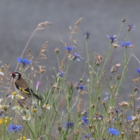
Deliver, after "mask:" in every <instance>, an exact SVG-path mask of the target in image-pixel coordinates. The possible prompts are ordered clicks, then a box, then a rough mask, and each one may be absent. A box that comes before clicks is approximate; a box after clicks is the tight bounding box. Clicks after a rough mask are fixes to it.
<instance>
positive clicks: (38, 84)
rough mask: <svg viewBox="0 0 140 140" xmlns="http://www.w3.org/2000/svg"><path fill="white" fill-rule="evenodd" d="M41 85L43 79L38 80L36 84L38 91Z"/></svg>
mask: <svg viewBox="0 0 140 140" xmlns="http://www.w3.org/2000/svg"><path fill="white" fill-rule="evenodd" d="M40 85H41V81H38V82H37V84H36V91H38V90H39V87H40Z"/></svg>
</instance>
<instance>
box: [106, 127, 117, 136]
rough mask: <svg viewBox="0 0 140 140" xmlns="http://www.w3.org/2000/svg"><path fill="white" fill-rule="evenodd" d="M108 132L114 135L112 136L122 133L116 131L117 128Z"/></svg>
mask: <svg viewBox="0 0 140 140" xmlns="http://www.w3.org/2000/svg"><path fill="white" fill-rule="evenodd" d="M108 131H109V132H110V133H111V134H112V135H119V134H120V131H119V130H117V129H115V128H113V127H112V128H109V129H108Z"/></svg>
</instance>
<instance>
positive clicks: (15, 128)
mask: <svg viewBox="0 0 140 140" xmlns="http://www.w3.org/2000/svg"><path fill="white" fill-rule="evenodd" d="M22 128H23V126H19V125H14V124H11V125H10V128H9V130H10V131H11V132H18V131H22Z"/></svg>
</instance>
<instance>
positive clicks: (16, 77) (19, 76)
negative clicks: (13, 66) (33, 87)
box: [12, 72, 21, 80]
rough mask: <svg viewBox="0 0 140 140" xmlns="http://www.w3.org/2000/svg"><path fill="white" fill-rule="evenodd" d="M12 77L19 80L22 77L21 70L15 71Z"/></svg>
mask: <svg viewBox="0 0 140 140" xmlns="http://www.w3.org/2000/svg"><path fill="white" fill-rule="evenodd" d="M12 77H13V79H15V80H19V79H20V78H21V74H20V73H19V72H13V73H12Z"/></svg>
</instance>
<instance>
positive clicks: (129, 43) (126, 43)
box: [121, 41, 132, 48]
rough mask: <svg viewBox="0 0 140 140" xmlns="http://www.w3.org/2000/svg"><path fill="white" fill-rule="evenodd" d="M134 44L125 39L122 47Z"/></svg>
mask: <svg viewBox="0 0 140 140" xmlns="http://www.w3.org/2000/svg"><path fill="white" fill-rule="evenodd" d="M131 45H132V44H131V42H125V41H123V42H122V45H121V46H122V47H126V48H128V47H130V46H131Z"/></svg>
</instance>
